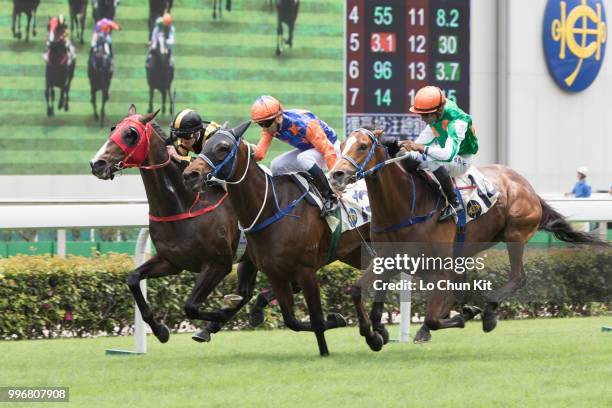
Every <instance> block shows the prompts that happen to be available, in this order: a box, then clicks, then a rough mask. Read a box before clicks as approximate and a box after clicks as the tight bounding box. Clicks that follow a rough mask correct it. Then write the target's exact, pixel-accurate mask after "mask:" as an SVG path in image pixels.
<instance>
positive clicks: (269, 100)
mask: <svg viewBox="0 0 612 408" xmlns="http://www.w3.org/2000/svg"><path fill="white" fill-rule="evenodd" d="M251 119H252V120H253V122H255V123H257V124H258V125H259V126H261V127H262V131H261V139H260V140H259V143H258V144H257V146H254V149H255V153H254V154H255V160H257V161H260V160H263V159H264V157H265V156H266V153H267V152H268V148H269V147H270V144H271V143H272V139H273V138H274V137H276V138H278V139H280V140H282V141H283V142H285V143H288V144H290V145H291V146H293V147H295V149H293V150H291V151H289V152H286V153H283V154H281V155H280V156H278V157H276V158H275V159H273V160H272V164H271V165H270V167H271V170H272V174H273V175H277V174H284V173H291V172H299V171H306V172H308V173H309V174H310V175H311V176H312V178H313V182H314V184H315V186H316V187H317V189H318V190H319V192H320V193H321V195H322V196H323V200H324V209H323V215H327V214H330V213H331V212H333V210H334V209H335V207H336V205H337V202H338V199H337V197H336V196H335V194H334V193H333V192H332V190H331V188H330V186H329V183H328V181H327V178H326V176H325V173H324V172H323V169H331V168H332V167H334V164H335V163H336V160H337V151H339V146H340V143H339V141H338V136H337V135H336V131H335V130H334V129H332V128H331V127H330V126H329V125H327V124H326V123H325V122H323V121H322V120H321V119H319V118H317V117H316V116H315V115H314V114H313V113H312V112H308V111H305V110H301V109H288V110H283V108H282V106H281V104H280V102H279V101H278V100H276V98H274V97H272V96H268V95H264V96H260V97H259V98H257V100H256V101H255V103H254V104H253V106H252V108H251Z"/></svg>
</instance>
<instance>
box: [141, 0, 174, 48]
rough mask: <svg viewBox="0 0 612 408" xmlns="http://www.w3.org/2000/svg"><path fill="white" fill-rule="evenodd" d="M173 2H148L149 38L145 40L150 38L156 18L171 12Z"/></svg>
mask: <svg viewBox="0 0 612 408" xmlns="http://www.w3.org/2000/svg"><path fill="white" fill-rule="evenodd" d="M173 2H174V1H173V0H149V36H148V37H147V40H148V39H150V38H151V33H152V32H153V26H154V25H155V21H156V20H157V18H158V17H161V16H163V15H164V13H165V12H168V13H170V12H171V11H172V5H173Z"/></svg>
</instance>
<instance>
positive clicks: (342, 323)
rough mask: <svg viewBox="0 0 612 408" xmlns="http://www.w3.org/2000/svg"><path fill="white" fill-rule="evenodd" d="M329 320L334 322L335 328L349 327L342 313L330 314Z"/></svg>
mask: <svg viewBox="0 0 612 408" xmlns="http://www.w3.org/2000/svg"><path fill="white" fill-rule="evenodd" d="M327 320H328V321H331V322H334V326H335V327H346V326H348V323H347V322H346V319H345V318H344V316H342V315H341V314H340V313H330V314H328V315H327Z"/></svg>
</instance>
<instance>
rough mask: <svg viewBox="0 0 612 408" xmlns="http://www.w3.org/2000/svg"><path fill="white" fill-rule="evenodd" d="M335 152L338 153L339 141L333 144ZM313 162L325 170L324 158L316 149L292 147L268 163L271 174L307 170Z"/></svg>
mask: <svg viewBox="0 0 612 408" xmlns="http://www.w3.org/2000/svg"><path fill="white" fill-rule="evenodd" d="M334 147H335V148H336V154H340V142H336V143H335V144H334ZM314 164H316V165H318V166H319V167H320V168H321V169H323V171H327V170H328V169H327V165H326V164H325V158H324V157H323V155H322V154H321V152H319V151H318V150H317V149H315V148H312V149H308V150H304V151H301V150H299V149H293V150H290V151H288V152H286V153H283V154H281V155H280V156H277V157H276V158H274V159H273V160H272V163H270V170H272V175H275V176H276V175H278V174H287V173H296V172H299V171H308V169H310V168H311V167H312V166H313V165H314Z"/></svg>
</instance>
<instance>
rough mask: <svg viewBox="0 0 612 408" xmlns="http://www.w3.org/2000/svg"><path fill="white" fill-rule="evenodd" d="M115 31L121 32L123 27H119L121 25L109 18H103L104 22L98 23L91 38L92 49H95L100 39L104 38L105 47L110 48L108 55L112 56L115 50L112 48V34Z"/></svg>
mask: <svg viewBox="0 0 612 408" xmlns="http://www.w3.org/2000/svg"><path fill="white" fill-rule="evenodd" d="M113 30H115V31H119V30H121V27H119V24H117V23H115V22H114V21H113V20H110V19H108V18H103V19H102V20H100V21H98V22H97V23H96V26H95V27H94V33H93V36H92V37H91V48H92V49H93V48H95V47H96V46H97V44H98V38H102V39H104V43H105V47H106V46H108V48H107V51H108V53H109V54H112V52H113V48H112V39H111V33H112V31H113Z"/></svg>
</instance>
